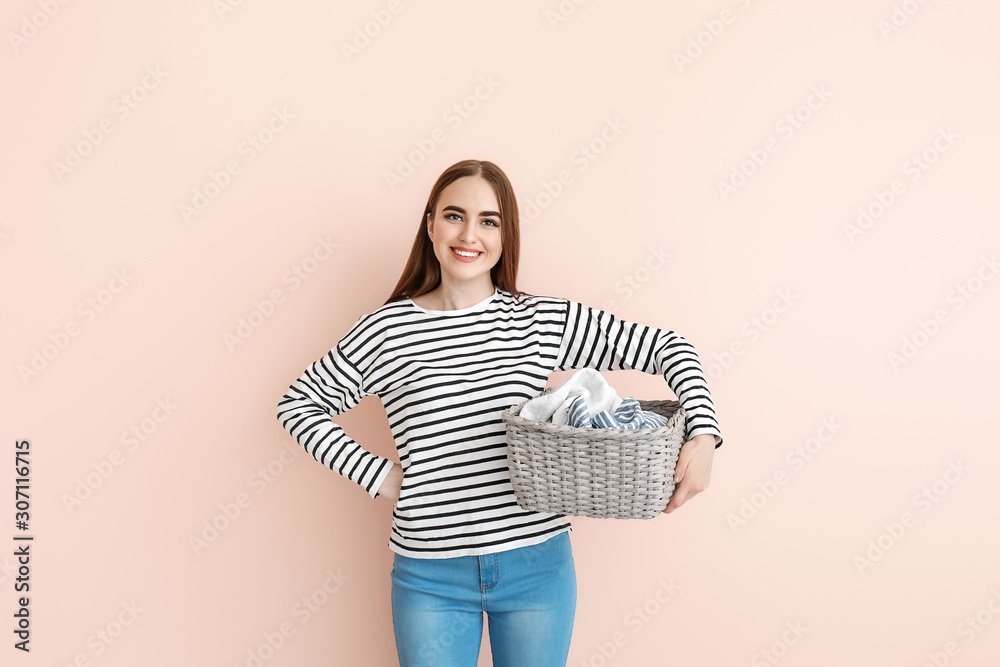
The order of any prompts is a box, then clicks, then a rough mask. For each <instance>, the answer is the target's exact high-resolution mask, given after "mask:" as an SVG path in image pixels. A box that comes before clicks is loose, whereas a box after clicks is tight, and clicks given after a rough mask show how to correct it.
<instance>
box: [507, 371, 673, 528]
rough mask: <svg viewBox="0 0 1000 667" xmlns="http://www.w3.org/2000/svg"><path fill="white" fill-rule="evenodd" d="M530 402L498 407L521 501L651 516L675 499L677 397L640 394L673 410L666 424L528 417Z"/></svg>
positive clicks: (608, 514)
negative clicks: (582, 423) (607, 424)
mask: <svg viewBox="0 0 1000 667" xmlns="http://www.w3.org/2000/svg"><path fill="white" fill-rule="evenodd" d="M549 391H551V388H550V389H547V390H546V391H545V392H543V393H548V392H549ZM525 403H527V401H525V402H524V403H520V404H518V405H514V406H511V407H510V408H507V409H506V410H504V411H503V413H502V414H501V418H502V419H503V421H504V422H505V423H506V425H507V465H508V467H509V468H510V482H511V484H512V485H513V487H514V495H515V496H516V498H517V504H518V505H520V506H521V507H523V508H524V509H527V510H534V511H538V512H553V513H556V514H572V515H576V516H588V517H594V518H598V519H607V518H614V519H652V518H654V517H656V516H658V515H659V514H660V512H662V511H663V508H665V507H666V506H667V503H668V502H670V497H671V496H672V495H673V493H674V468H675V467H676V465H677V456H678V454H679V453H680V449H681V445H683V444H684V434H685V413H684V408H682V407H680V403H678V402H677V401H639V406H640V407H641V408H642V409H643V410H649V411H651V412H655V413H657V414H659V415H663V416H664V417H667V418H668V422H667V425H666V426H660V427H656V428H642V429H616V428H577V427H574V426H562V425H558V424H553V423H551V422H540V421H536V420H531V419H525V418H523V417H521V416H519V415H520V412H521V408H523V407H524V404H525Z"/></svg>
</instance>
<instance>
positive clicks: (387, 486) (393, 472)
mask: <svg viewBox="0 0 1000 667" xmlns="http://www.w3.org/2000/svg"><path fill="white" fill-rule="evenodd" d="M402 485H403V466H401V465H400V464H398V463H393V464H392V468H390V469H389V474H388V475H386V476H385V479H384V480H382V486H380V487H378V495H380V496H385V497H386V498H388V499H389V500H399V488H400V487H401V486H402Z"/></svg>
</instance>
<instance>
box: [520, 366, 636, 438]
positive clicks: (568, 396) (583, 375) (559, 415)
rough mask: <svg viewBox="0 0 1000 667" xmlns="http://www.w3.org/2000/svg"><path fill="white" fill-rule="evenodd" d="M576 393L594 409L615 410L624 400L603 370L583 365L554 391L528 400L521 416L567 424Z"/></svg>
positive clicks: (597, 410) (592, 410)
mask: <svg viewBox="0 0 1000 667" xmlns="http://www.w3.org/2000/svg"><path fill="white" fill-rule="evenodd" d="M577 396H580V397H582V398H583V399H584V400H585V401H586V403H587V405H588V406H589V409H590V411H591V412H601V411H602V410H614V409H615V408H617V407H618V406H619V405H620V404H621V402H622V399H620V398H619V397H618V395H617V394H616V393H615V390H614V389H613V388H612V387H611V386H610V385H609V384H608V381H607V380H605V379H604V376H603V375H601V374H600V372H598V371H597V370H595V369H593V368H581V369H580V370H579V371H577V372H576V373H575V374H573V376H572V377H570V378H569V379H568V380H566V381H565V382H563V383H562V384H561V385H559V386H558V387H556V388H554V389H552V391H550V392H548V393H545V394H542V395H541V396H536V397H535V398H533V399H531V400H530V401H528V402H527V403H525V404H524V407H523V408H521V416H522V417H524V418H525V419H534V420H537V421H540V422H546V421H550V422H552V423H553V424H563V425H565V424H568V423H569V409H570V407H571V406H572V404H573V399H574V398H576V397H577Z"/></svg>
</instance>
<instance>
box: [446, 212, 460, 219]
mask: <svg viewBox="0 0 1000 667" xmlns="http://www.w3.org/2000/svg"><path fill="white" fill-rule="evenodd" d="M444 217H446V218H451V217H456V218H459V219H461V217H462V216H460V215H459V214H458V213H449V214H448V215H446V216H444Z"/></svg>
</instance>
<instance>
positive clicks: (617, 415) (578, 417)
mask: <svg viewBox="0 0 1000 667" xmlns="http://www.w3.org/2000/svg"><path fill="white" fill-rule="evenodd" d="M667 423H668V420H667V418H666V417H664V416H663V415H658V414H656V413H655V412H652V411H650V410H643V409H642V407H641V406H640V405H639V401H637V400H635V399H634V398H632V397H631V396H626V397H625V398H624V399H622V402H621V404H620V405H619V406H618V407H617V408H615V409H614V410H601V411H600V412H598V413H596V414H593V415H592V414H590V409H589V408H588V407H587V402H586V401H585V400H584V399H583V397H582V396H577V397H576V398H574V399H573V405H572V407H571V408H570V411H569V426H577V427H580V428H625V429H636V428H656V427H658V426H666V425H667Z"/></svg>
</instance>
